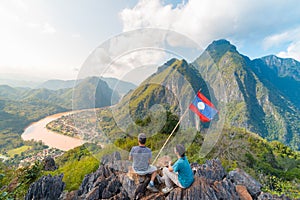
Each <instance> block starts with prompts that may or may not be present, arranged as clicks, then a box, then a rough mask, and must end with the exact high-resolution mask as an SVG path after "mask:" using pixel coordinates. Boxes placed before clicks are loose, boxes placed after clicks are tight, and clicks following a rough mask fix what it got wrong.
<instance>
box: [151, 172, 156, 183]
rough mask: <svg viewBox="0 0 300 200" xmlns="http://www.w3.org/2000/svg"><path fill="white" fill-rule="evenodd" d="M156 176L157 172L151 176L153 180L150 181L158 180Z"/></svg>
mask: <svg viewBox="0 0 300 200" xmlns="http://www.w3.org/2000/svg"><path fill="white" fill-rule="evenodd" d="M156 174H157V172H156V171H155V172H153V173H152V174H151V180H150V181H152V182H154V180H155V178H156Z"/></svg>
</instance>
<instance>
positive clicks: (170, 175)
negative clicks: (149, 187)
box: [163, 167, 182, 188]
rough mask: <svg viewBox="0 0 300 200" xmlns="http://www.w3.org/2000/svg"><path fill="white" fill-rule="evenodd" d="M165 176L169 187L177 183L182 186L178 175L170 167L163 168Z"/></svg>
mask: <svg viewBox="0 0 300 200" xmlns="http://www.w3.org/2000/svg"><path fill="white" fill-rule="evenodd" d="M163 174H164V176H163V178H164V179H165V184H166V186H167V187H168V188H171V187H172V186H173V184H174V183H175V184H176V185H177V186H179V187H182V186H181V184H180V183H179V180H178V175H177V174H176V173H174V172H170V171H169V169H168V168H166V167H165V168H163Z"/></svg>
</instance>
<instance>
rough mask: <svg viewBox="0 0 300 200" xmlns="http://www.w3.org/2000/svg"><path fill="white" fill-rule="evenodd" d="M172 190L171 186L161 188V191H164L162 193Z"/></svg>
mask: <svg viewBox="0 0 300 200" xmlns="http://www.w3.org/2000/svg"><path fill="white" fill-rule="evenodd" d="M172 190H173V187H170V188H169V187H165V188H163V189H162V190H161V191H162V192H163V193H164V194H167V193H169V192H171V191H172Z"/></svg>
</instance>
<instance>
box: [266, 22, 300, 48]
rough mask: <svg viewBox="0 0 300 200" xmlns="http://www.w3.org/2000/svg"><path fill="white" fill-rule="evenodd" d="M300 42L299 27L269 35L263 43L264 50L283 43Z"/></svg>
mask: <svg viewBox="0 0 300 200" xmlns="http://www.w3.org/2000/svg"><path fill="white" fill-rule="evenodd" d="M299 40H300V27H297V28H295V29H291V30H287V31H284V32H281V33H278V34H274V35H270V36H268V37H266V38H265V39H264V41H263V44H264V47H265V48H267V49H268V48H272V47H274V46H278V45H282V44H284V43H290V42H293V41H299Z"/></svg>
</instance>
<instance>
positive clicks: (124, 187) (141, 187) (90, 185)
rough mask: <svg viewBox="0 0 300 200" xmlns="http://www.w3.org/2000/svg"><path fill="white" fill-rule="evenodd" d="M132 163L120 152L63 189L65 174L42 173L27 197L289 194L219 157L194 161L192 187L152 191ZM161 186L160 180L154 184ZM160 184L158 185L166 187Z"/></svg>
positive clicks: (262, 199)
mask: <svg viewBox="0 0 300 200" xmlns="http://www.w3.org/2000/svg"><path fill="white" fill-rule="evenodd" d="M130 166H131V163H130V162H129V161H124V160H121V156H120V153H119V152H115V153H113V154H111V155H106V156H104V157H103V158H102V160H101V162H100V165H99V168H98V169H97V170H96V171H95V172H94V173H91V174H87V175H86V176H85V177H84V179H83V181H82V183H81V186H80V188H79V189H78V190H76V191H71V192H63V188H64V183H63V181H62V177H63V175H60V176H56V177H51V176H50V175H48V176H43V177H42V178H40V179H39V180H38V181H36V182H35V183H33V184H32V185H31V186H30V188H29V190H28V193H27V195H26V198H25V199H26V200H30V199H44V200H53V199H59V200H83V199H88V200H96V199H143V200H148V199H157V200H163V199H166V200H179V199H185V200H192V199H199V200H200V199H207V200H217V199H218V200H221V199H236V200H238V199H243V200H248V199H259V200H267V199H284V200H288V199H289V198H288V197H286V196H284V195H283V196H280V197H278V196H274V195H271V194H268V193H263V192H262V191H261V184H260V183H258V182H257V181H256V180H255V179H253V178H252V177H251V176H250V175H248V174H247V173H246V172H244V171H243V170H241V169H236V170H234V171H230V172H229V173H226V171H225V169H224V168H223V167H222V165H221V162H220V160H218V159H213V160H207V161H206V163H205V164H202V165H200V164H198V163H192V164H191V167H192V169H193V171H194V174H195V181H194V183H193V184H192V186H191V187H189V188H187V189H181V188H179V187H177V188H175V189H173V190H172V191H171V192H170V193H169V194H163V193H162V192H159V193H151V192H150V191H148V190H147V189H146V186H147V184H148V183H149V181H150V177H148V176H138V175H136V174H134V173H131V170H130ZM155 184H156V185H158V183H157V182H156V183H155ZM163 187H164V185H162V184H161V185H160V186H159V188H160V189H161V188H163Z"/></svg>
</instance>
